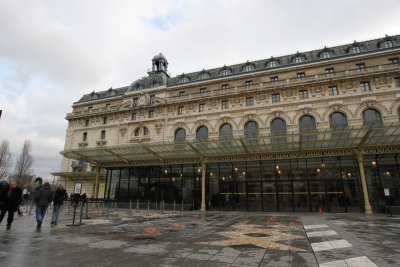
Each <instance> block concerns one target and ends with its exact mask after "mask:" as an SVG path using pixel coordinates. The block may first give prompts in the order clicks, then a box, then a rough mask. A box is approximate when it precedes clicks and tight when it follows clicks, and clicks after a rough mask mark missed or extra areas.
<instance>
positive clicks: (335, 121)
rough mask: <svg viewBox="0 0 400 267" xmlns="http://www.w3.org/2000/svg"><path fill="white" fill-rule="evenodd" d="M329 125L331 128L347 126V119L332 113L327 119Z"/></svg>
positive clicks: (339, 113) (339, 114)
mask: <svg viewBox="0 0 400 267" xmlns="http://www.w3.org/2000/svg"><path fill="white" fill-rule="evenodd" d="M329 124H330V126H331V128H335V127H344V126H347V125H348V123H347V118H346V115H344V114H343V113H341V112H333V113H332V114H331V116H330V117H329Z"/></svg>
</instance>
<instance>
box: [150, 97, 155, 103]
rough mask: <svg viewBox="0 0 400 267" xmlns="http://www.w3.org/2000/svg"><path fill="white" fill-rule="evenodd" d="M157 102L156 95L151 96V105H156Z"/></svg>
mask: <svg viewBox="0 0 400 267" xmlns="http://www.w3.org/2000/svg"><path fill="white" fill-rule="evenodd" d="M155 103H156V96H155V95H151V96H150V105H154V104H155Z"/></svg>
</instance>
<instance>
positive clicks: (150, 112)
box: [148, 110, 155, 119]
mask: <svg viewBox="0 0 400 267" xmlns="http://www.w3.org/2000/svg"><path fill="white" fill-rule="evenodd" d="M154 117H155V112H154V110H149V113H148V118H149V119H154Z"/></svg>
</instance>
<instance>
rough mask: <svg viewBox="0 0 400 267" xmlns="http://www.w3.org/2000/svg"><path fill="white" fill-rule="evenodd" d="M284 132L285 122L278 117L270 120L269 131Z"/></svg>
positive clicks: (273, 132) (274, 132)
mask: <svg viewBox="0 0 400 267" xmlns="http://www.w3.org/2000/svg"><path fill="white" fill-rule="evenodd" d="M285 132H286V122H285V121H284V120H282V119H280V118H277V119H274V120H273V121H272V122H271V133H272V134H282V133H285Z"/></svg>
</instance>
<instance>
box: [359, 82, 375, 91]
mask: <svg viewBox="0 0 400 267" xmlns="http://www.w3.org/2000/svg"><path fill="white" fill-rule="evenodd" d="M360 89H361V92H370V91H372V90H371V87H370V86H369V82H360Z"/></svg>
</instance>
